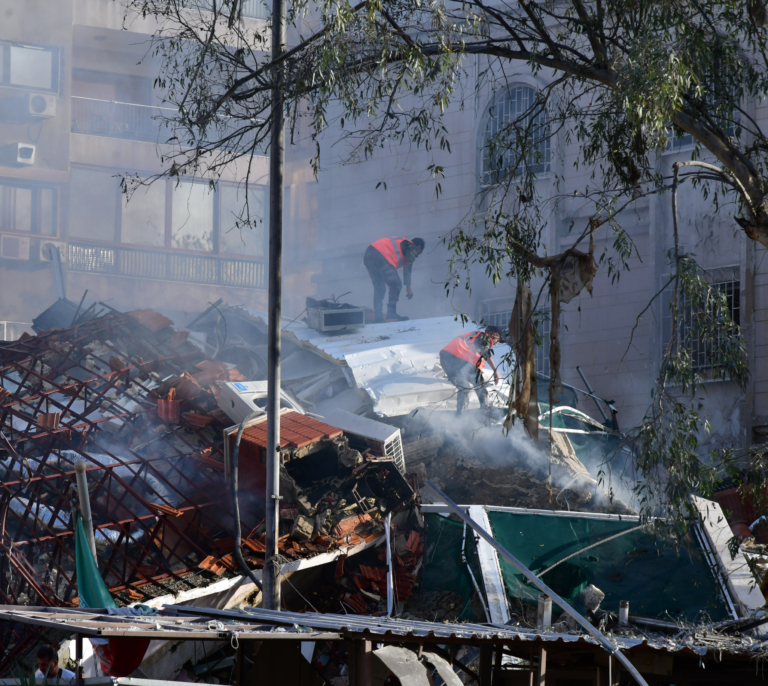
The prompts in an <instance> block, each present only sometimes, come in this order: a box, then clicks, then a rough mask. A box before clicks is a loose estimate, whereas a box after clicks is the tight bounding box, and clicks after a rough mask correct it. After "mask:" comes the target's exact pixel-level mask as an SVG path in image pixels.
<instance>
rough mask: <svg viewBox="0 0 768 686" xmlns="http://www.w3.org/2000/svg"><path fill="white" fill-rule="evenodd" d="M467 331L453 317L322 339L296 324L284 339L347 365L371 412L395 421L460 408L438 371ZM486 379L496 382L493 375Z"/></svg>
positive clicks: (370, 328) (498, 355)
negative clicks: (443, 355) (443, 354)
mask: <svg viewBox="0 0 768 686" xmlns="http://www.w3.org/2000/svg"><path fill="white" fill-rule="evenodd" d="M468 326H469V325H462V323H461V322H460V321H457V320H455V319H454V318H453V317H434V318H431V319H416V320H412V321H405V322H388V323H383V324H373V325H368V326H366V328H365V329H363V330H360V331H356V332H354V333H347V334H343V335H339V336H322V335H318V333H317V331H315V330H314V329H311V328H309V327H308V326H306V325H305V324H303V323H301V322H293V323H290V324H288V326H287V327H285V335H286V336H287V337H288V336H290V337H293V338H294V340H295V341H296V342H297V343H298V344H299V345H301V346H303V347H304V348H305V349H311V350H314V351H316V352H318V353H319V354H321V355H323V356H325V357H326V358H327V359H329V360H333V361H335V362H336V363H338V364H346V365H347V366H348V367H349V369H350V370H351V372H352V375H353V377H354V383H355V385H356V387H357V388H359V389H361V390H364V391H365V392H366V393H367V394H368V395H369V396H370V398H371V401H372V403H373V411H374V412H375V413H376V414H379V415H382V416H385V417H395V416H401V415H406V414H409V413H410V412H413V411H414V410H416V409H419V408H425V407H432V408H434V409H451V410H455V409H456V401H455V395H456V388H455V387H454V386H453V384H451V383H450V382H449V381H448V380H447V378H446V377H445V374H444V373H443V372H442V369H441V368H440V366H439V363H440V350H441V349H442V348H443V347H444V346H445V345H446V344H447V343H448V342H449V341H451V340H452V339H454V338H456V337H457V336H460V335H462V334H465V333H467V331H469V330H471V329H469V328H468ZM505 350H506V349H505V348H504V347H503V346H499V347H498V349H495V351H496V358H497V359H500V358H501V357H502V355H503V354H504V352H505ZM485 375H486V377H487V378H488V379H491V378H492V374H491V373H490V372H487V371H486V372H485ZM491 389H492V390H496V387H494V386H491ZM498 392H499V393H500V394H501V395H504V394H505V393H506V392H507V391H506V386H504V385H503V386H501V387H498ZM472 400H473V402H476V400H475V399H474V398H473V399H472Z"/></svg>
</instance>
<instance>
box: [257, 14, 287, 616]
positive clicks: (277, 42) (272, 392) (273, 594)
mask: <svg viewBox="0 0 768 686" xmlns="http://www.w3.org/2000/svg"><path fill="white" fill-rule="evenodd" d="M284 49H285V0H272V59H273V60H274V59H276V58H277V57H279V56H280V55H281V54H282V53H283V51H284ZM272 80H273V88H272V107H271V115H272V138H271V143H270V152H269V334H268V335H269V340H268V347H267V356H268V362H267V363H268V367H269V370H268V374H267V382H268V391H267V393H268V395H267V493H266V496H267V498H266V499H267V512H266V540H265V546H266V553H265V555H264V557H265V564H264V572H263V575H262V583H263V585H264V590H263V594H264V600H263V606H264V607H265V608H266V609H268V610H279V609H280V579H279V567H278V566H277V564H276V562H275V557H276V555H277V539H278V537H279V532H278V526H279V523H280V517H279V515H280V512H279V508H280V326H281V322H280V320H281V307H280V299H281V296H282V293H281V290H282V259H283V164H284V162H285V150H284V148H283V145H284V137H283V84H282V68H281V67H277V68H276V69H275V70H274V71H273V72H272Z"/></svg>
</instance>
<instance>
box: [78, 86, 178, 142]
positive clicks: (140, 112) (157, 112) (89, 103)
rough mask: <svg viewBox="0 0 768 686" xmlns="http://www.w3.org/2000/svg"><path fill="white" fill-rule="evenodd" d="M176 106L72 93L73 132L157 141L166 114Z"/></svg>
mask: <svg viewBox="0 0 768 686" xmlns="http://www.w3.org/2000/svg"><path fill="white" fill-rule="evenodd" d="M175 112H176V110H174V109H170V108H167V107H155V106H152V105H136V104H132V103H127V102H114V101H111V100H96V99H94V98H81V97H79V96H75V95H73V96H72V133H84V134H87V135H89V136H106V137H109V138H126V139H128V140H133V141H147V142H149V143H157V142H158V139H159V136H160V129H161V127H162V122H161V121H160V118H161V117H163V116H172V115H173V114H174V113H175Z"/></svg>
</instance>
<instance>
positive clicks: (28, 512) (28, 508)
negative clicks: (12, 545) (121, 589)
mask: <svg viewBox="0 0 768 686" xmlns="http://www.w3.org/2000/svg"><path fill="white" fill-rule="evenodd" d="M40 465H41V466H40V467H38V469H41V468H42V462H41V463H40ZM113 477H114V478H115V479H117V480H119V479H120V477H118V476H117V475H115V474H113ZM93 505H95V506H96V507H95V509H97V510H101V511H102V514H104V509H103V508H102V506H101V504H100V503H99V502H98V500H95V501H94V503H93ZM24 509H25V518H24V519H22V527H21V528H27V529H28V528H29V527H27V526H26V515H32V517H33V519H35V520H36V521H37V522H38V523H40V525H41V528H43V529H44V530H47V531H48V532H49V533H50V534H51V536H52V537H54V538H57V536H56V534H55V532H54V531H53V530H52V529H50V528H49V527H48V526H47V525H46V524H45V523H44V522H42V521H41V520H40V519H39V518H38V517H37V515H35V514H34V513H33V512H32V509H33V505H32V502H31V499H30V503H29V504H28V505H27V506H25V508H24ZM13 514H16V513H15V512H14V513H13ZM17 516H18V515H17ZM150 517H151V515H150ZM105 518H106V519H109V517H105ZM19 519H21V517H19ZM139 521H141V520H139ZM110 526H113V524H112V525H106V524H105V525H102V526H100V527H98V528H110ZM142 526H144V525H143V523H142ZM144 528H145V530H146V532H147V536H149V537H150V538H151V534H152V530H151V529H150V528H149V527H146V526H144ZM32 533H34V531H32ZM63 533H69V532H63ZM70 535H71V534H70ZM104 538H105V539H106V540H107V541H108V542H109V543H110V544H111V545H113V546H114V545H115V544H114V542H113V541H112V540H111V539H110V538H109V537H107V536H104ZM33 540H36V541H38V542H40V541H39V539H38V538H37V537H35V539H33ZM134 543H135V544H136V545H137V546H139V547H140V548H141V549H142V550H143V551H144V552H145V553H146V554H147V555H148V556H149V558H150V559H151V560H152V561H153V563H154V564H157V566H158V568H161V569H167V570H168V571H169V572H170V573H171V574H173V576H174V577H175V578H178V577H176V575H175V574H174V573H173V570H170V569H169V568H168V567H167V565H165V564H162V563H159V562H158V561H157V560H156V559H155V558H154V556H152V554H151V553H149V551H147V550H146V548H144V546H143V545H142V544H141V542H139V541H134ZM199 550H200V551H201V552H202V548H199ZM68 552H69V551H68ZM126 553H127V550H126V552H124V553H123V554H124V555H126V557H127V554H126ZM115 576H116V577H117V578H121V577H119V576H118V575H115ZM178 579H179V581H181V579H180V578H178Z"/></svg>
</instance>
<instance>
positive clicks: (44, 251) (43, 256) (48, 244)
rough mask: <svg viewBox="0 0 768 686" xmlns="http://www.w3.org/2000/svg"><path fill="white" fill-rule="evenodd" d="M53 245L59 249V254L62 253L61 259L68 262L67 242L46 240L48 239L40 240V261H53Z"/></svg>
mask: <svg viewBox="0 0 768 686" xmlns="http://www.w3.org/2000/svg"><path fill="white" fill-rule="evenodd" d="M52 247H53V248H58V249H59V254H60V255H61V261H62V262H66V261H67V244H66V243H62V242H61V241H46V240H42V241H40V261H41V262H50V261H51V248H52Z"/></svg>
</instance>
